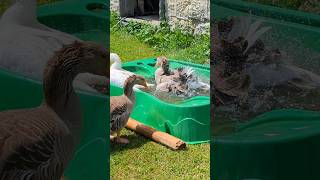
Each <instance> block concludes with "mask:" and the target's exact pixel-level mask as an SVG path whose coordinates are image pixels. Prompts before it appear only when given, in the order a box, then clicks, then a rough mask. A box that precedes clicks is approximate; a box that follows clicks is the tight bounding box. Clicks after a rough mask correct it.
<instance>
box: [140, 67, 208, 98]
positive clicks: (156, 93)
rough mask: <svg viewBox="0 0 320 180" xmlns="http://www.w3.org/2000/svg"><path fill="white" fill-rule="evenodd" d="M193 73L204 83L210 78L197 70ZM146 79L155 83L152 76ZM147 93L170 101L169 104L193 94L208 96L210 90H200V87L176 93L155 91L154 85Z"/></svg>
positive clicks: (190, 96) (193, 95)
mask: <svg viewBox="0 0 320 180" xmlns="http://www.w3.org/2000/svg"><path fill="white" fill-rule="evenodd" d="M194 75H195V76H197V78H198V81H199V82H203V83H206V84H209V83H210V80H209V79H208V78H206V77H205V76H202V75H201V74H199V73H197V72H195V73H194ZM146 80H147V82H148V83H150V84H155V80H154V79H153V78H148V79H146ZM149 93H150V94H152V95H154V96H155V97H157V98H158V99H160V100H162V101H164V102H167V103H171V104H179V103H181V102H183V101H184V100H187V99H190V98H192V97H195V96H208V97H209V96H210V91H205V90H201V89H196V90H192V91H189V93H188V95H177V94H174V93H167V92H161V91H157V90H156V87H155V86H154V87H152V88H151V90H150V92H149Z"/></svg>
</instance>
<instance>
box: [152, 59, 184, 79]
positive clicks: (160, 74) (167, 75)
mask: <svg viewBox="0 0 320 180" xmlns="http://www.w3.org/2000/svg"><path fill="white" fill-rule="evenodd" d="M155 67H159V68H158V69H157V70H156V71H155V80H156V84H157V85H158V84H160V83H163V82H168V81H172V80H177V79H178V78H179V71H178V70H175V71H171V70H170V64H169V61H168V59H167V58H166V57H164V56H161V57H158V58H157V63H156V65H155Z"/></svg>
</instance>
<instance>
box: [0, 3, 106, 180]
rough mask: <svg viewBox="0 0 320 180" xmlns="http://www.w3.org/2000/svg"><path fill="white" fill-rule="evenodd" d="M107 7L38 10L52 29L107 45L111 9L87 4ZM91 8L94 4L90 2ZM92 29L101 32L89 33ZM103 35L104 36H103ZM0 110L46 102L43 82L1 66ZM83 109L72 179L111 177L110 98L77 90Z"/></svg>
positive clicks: (60, 5) (59, 6)
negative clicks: (79, 140)
mask: <svg viewBox="0 0 320 180" xmlns="http://www.w3.org/2000/svg"><path fill="white" fill-rule="evenodd" d="M92 3H95V4H96V5H95V6H100V7H108V4H106V3H101V2H94V1H92V2H89V1H87V2H84V1H81V2H78V4H77V5H75V4H70V3H69V2H59V3H55V4H50V5H46V6H42V7H40V8H39V9H38V18H39V20H40V21H41V22H42V23H44V24H46V25H48V26H51V27H53V28H56V29H59V30H61V31H65V32H68V33H71V34H74V35H77V36H78V37H80V38H82V39H86V40H94V41H100V42H105V44H106V46H107V45H108V44H107V43H106V42H108V41H107V38H106V37H107V34H108V32H109V31H108V30H109V28H108V16H107V15H108V12H107V10H108V8H105V9H104V12H92V11H90V10H89V9H90V8H89V9H88V8H87V7H88V6H87V5H88V4H92ZM91 8H92V5H91ZM91 31H95V32H99V33H100V34H99V35H97V34H98V33H96V34H95V33H90V32H91ZM102 37H104V38H102ZM0 84H2V86H1V89H0V110H1V111H3V110H8V109H20V108H30V107H35V106H38V105H40V103H41V102H42V101H43V92H42V83H41V82H37V81H34V80H31V79H27V78H25V77H22V76H20V75H18V74H14V73H11V72H8V71H5V70H3V69H0ZM78 95H80V100H81V106H82V109H83V110H84V112H83V116H84V124H83V132H82V137H81V142H80V145H79V147H78V148H77V150H76V154H75V156H74V158H73V160H72V161H71V163H70V164H69V166H68V167H67V170H66V172H65V176H66V178H67V179H69V180H87V179H108V178H109V176H108V164H109V155H108V148H109V141H107V138H106V135H107V134H108V131H109V128H106V127H108V124H107V121H108V118H109V105H108V104H109V98H108V97H106V96H103V95H95V94H90V93H86V92H78Z"/></svg>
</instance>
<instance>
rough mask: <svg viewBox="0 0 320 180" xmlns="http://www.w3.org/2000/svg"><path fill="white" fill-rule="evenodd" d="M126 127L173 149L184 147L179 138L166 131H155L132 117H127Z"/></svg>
mask: <svg viewBox="0 0 320 180" xmlns="http://www.w3.org/2000/svg"><path fill="white" fill-rule="evenodd" d="M126 128H128V129H130V130H132V131H135V132H137V133H138V134H141V135H143V136H145V137H147V138H150V139H152V140H153V141H155V142H157V143H161V144H163V145H165V146H167V147H169V148H171V149H173V150H181V149H184V148H186V143H185V142H183V141H182V140H181V139H179V138H176V137H174V136H171V135H170V134H168V133H164V132H161V131H157V130H156V129H154V128H152V127H149V126H146V125H144V124H142V123H140V122H138V121H136V120H134V119H131V118H129V121H128V123H127V125H126Z"/></svg>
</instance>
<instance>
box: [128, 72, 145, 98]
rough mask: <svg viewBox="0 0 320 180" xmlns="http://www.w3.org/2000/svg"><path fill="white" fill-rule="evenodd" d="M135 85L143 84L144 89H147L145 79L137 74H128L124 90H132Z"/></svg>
mask: <svg viewBox="0 0 320 180" xmlns="http://www.w3.org/2000/svg"><path fill="white" fill-rule="evenodd" d="M135 85H139V86H143V87H144V88H145V89H146V90H148V89H149V87H148V84H147V81H146V79H145V78H144V77H142V76H139V75H131V76H129V77H128V78H127V79H126V81H125V82H124V89H125V91H132V88H133V86H135ZM129 94H130V93H129Z"/></svg>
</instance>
